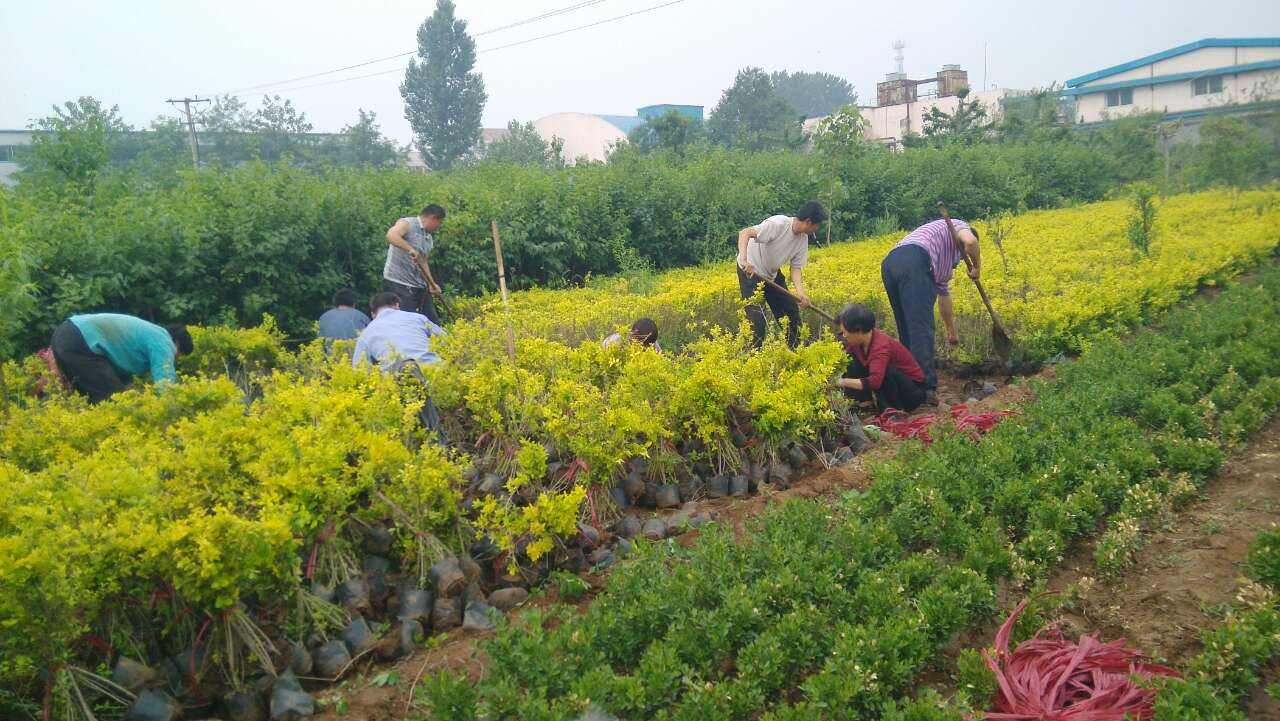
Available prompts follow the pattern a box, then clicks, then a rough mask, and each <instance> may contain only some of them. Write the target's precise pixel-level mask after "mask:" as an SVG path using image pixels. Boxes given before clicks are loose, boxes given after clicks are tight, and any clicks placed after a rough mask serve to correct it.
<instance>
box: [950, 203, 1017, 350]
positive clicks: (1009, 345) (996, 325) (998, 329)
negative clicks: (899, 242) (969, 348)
mask: <svg viewBox="0 0 1280 721" xmlns="http://www.w3.org/2000/svg"><path fill="white" fill-rule="evenodd" d="M938 212H940V213H942V219H943V220H945V221H947V231H948V232H950V233H951V242H953V243H955V244H956V246H957V247H959V248H960V257H962V258H964V264H965V267H966V268H969V269H970V270H972V269H973V261H972V260H970V259H969V254H968V253H966V252H964V246H963V244H961V242H960V239H959V238H958V237H956V228H955V226H954V225H952V224H951V216H950V215H949V214H948V213H947V204H946V203H943V202H942V201H938ZM973 284H974V285H975V286H977V288H978V295H980V296H982V302H983V304H984V305H986V306H987V312H988V313H990V314H991V344H992V345H993V346H994V347H995V351H996V355H997V356H999V357H1000V360H1001V361H1003V362H1004V363H1005V364H1006V365H1007V364H1008V363H1009V358H1010V357H1011V355H1012V351H1013V340H1012V339H1010V338H1009V332H1008V331H1006V330H1005V329H1004V324H1003V323H1001V322H1000V316H998V315H996V309H995V308H992V307H991V299H990V298H988V297H987V290H986V288H983V287H982V281H980V280H978V279H976V278H974V279H973Z"/></svg>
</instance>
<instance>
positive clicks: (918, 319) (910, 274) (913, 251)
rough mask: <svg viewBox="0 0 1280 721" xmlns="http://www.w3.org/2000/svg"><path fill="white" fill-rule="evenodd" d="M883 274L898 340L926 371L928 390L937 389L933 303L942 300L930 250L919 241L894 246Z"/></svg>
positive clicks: (883, 263)
mask: <svg viewBox="0 0 1280 721" xmlns="http://www.w3.org/2000/svg"><path fill="white" fill-rule="evenodd" d="M880 278H881V280H883V281H884V289H885V291H886V292H887V293H888V294H889V306H890V307H892V308H893V320H894V322H895V323H896V324H897V326H898V341H899V342H901V343H902V345H905V346H906V347H907V350H909V351H911V355H913V356H915V359H916V362H917V363H919V364H920V369H921V370H923V371H924V387H925V390H930V391H932V390H937V388H938V371H937V366H936V361H935V359H934V345H933V344H934V327H933V306H934V304H935V303H937V301H938V290H937V288H936V287H935V286H934V283H933V267H932V266H931V265H930V263H929V251H927V250H925V249H924V248H922V247H920V246H918V245H901V246H898V247H896V248H894V249H893V250H891V251H889V254H888V255H886V256H885V257H884V262H882V263H881V264H880Z"/></svg>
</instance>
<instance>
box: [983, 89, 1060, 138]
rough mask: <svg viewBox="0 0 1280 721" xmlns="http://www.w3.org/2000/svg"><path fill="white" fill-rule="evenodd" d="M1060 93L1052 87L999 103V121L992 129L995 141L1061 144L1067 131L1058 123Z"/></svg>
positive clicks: (1005, 99) (1009, 98) (1011, 97)
mask: <svg viewBox="0 0 1280 721" xmlns="http://www.w3.org/2000/svg"><path fill="white" fill-rule="evenodd" d="M1060 91H1061V88H1060V87H1059V86H1058V85H1057V84H1056V83H1055V84H1053V85H1050V86H1049V87H1047V88H1037V89H1035V90H1032V91H1031V92H1030V93H1027V94H1026V95H1014V96H1009V97H1006V98H1003V99H1001V101H1000V119H999V121H998V122H996V123H995V125H994V130H995V135H996V137H997V138H998V139H1000V140H1002V141H1008V142H1023V141H1042V140H1048V141H1058V140H1065V139H1066V138H1067V135H1068V134H1069V133H1070V130H1069V129H1068V127H1067V125H1066V123H1063V122H1061V121H1060V120H1059V100H1058V98H1059V93H1060Z"/></svg>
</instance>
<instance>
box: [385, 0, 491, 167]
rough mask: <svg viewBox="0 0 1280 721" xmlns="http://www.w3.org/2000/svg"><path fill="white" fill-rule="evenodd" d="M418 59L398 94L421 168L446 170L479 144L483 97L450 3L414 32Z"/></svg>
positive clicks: (444, 0)
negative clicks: (416, 36) (423, 162)
mask: <svg viewBox="0 0 1280 721" xmlns="http://www.w3.org/2000/svg"><path fill="white" fill-rule="evenodd" d="M418 57H419V58H420V59H421V62H419V61H417V60H414V59H410V60H409V68H408V69H407V70H405V75H404V82H403V83H401V85H400V95H401V96H402V97H403V98H404V115H405V119H407V120H408V121H409V125H411V126H413V132H414V135H415V141H416V142H417V145H418V149H419V150H421V151H422V157H423V159H424V160H425V161H426V163H427V167H430V168H432V169H440V170H447V169H448V168H450V167H452V166H453V164H454V163H455V162H456V161H458V160H459V159H460V158H462V157H463V156H465V155H466V154H467V153H468V152H469V151H470V150H471V148H472V147H473V146H475V144H476V143H477V142H478V141H479V140H480V113H481V112H482V111H483V110H484V104H485V101H486V100H487V99H488V96H487V95H486V94H485V90H484V80H483V79H482V78H481V77H480V75H479V74H478V73H476V72H474V68H475V65H476V43H475V40H473V39H472V38H471V36H470V35H468V34H467V23H466V21H465V20H458V19H456V18H455V17H454V5H453V2H452V0H437V3H436V10H435V12H434V13H432V15H431V17H429V18H427V19H426V20H425V21H423V23H422V26H421V27H420V28H418Z"/></svg>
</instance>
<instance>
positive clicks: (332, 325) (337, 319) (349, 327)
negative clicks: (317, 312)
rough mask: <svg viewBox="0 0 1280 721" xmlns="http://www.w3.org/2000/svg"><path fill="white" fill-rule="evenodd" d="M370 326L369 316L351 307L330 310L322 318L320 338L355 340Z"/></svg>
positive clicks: (341, 306)
mask: <svg viewBox="0 0 1280 721" xmlns="http://www.w3.org/2000/svg"><path fill="white" fill-rule="evenodd" d="M367 325H369V316H367V315H365V314H364V313H362V312H361V311H358V310H356V309H355V308H352V307H350V306H345V305H340V306H338V307H337V308H330V309H329V310H326V311H325V312H324V314H323V315H321V316H320V337H321V338H325V339H328V340H353V339H354V338H355V337H356V336H358V335H360V331H362V330H364V327H365V326H367Z"/></svg>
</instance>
